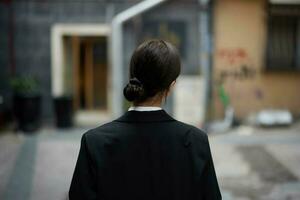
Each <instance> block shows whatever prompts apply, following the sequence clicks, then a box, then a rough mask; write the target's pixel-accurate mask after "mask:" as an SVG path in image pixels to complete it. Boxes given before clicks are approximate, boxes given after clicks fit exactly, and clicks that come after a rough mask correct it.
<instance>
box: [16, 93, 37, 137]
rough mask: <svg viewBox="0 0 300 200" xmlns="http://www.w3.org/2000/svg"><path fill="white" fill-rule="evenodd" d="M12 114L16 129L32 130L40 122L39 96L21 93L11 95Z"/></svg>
mask: <svg viewBox="0 0 300 200" xmlns="http://www.w3.org/2000/svg"><path fill="white" fill-rule="evenodd" d="M13 107H14V115H15V118H16V120H17V125H18V129H19V130H22V131H24V132H27V133H28V132H34V131H36V130H37V129H38V128H39V127H40V124H41V123H40V122H41V96H40V95H21V94H16V95H14V97H13Z"/></svg>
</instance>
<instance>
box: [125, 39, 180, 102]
mask: <svg viewBox="0 0 300 200" xmlns="http://www.w3.org/2000/svg"><path fill="white" fill-rule="evenodd" d="M180 68H181V64H180V57H179V53H178V51H177V49H176V48H175V47H174V46H173V45H172V44H170V43H169V42H166V41H163V40H148V41H146V42H144V43H142V44H141V45H139V46H138V47H137V48H136V50H135V51H134V53H133V55H132V57H131V60H130V69H129V83H128V84H127V85H126V86H125V88H124V90H123V94H124V96H125V98H126V99H127V100H128V101H133V102H142V101H144V100H146V99H147V98H149V97H153V96H155V95H156V94H157V93H159V92H163V91H166V90H168V89H169V87H170V84H171V83H172V82H173V81H174V80H176V78H177V77H178V76H179V74H180Z"/></svg>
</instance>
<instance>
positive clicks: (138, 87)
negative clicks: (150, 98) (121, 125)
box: [123, 78, 145, 101]
mask: <svg viewBox="0 0 300 200" xmlns="http://www.w3.org/2000/svg"><path fill="white" fill-rule="evenodd" d="M123 94H124V96H125V98H126V99H127V100H128V101H136V100H141V99H142V98H143V97H144V96H145V89H144V86H143V84H142V83H141V82H140V81H139V80H138V79H137V78H132V79H130V80H129V83H128V84H127V85H126V86H125V87H124V90H123Z"/></svg>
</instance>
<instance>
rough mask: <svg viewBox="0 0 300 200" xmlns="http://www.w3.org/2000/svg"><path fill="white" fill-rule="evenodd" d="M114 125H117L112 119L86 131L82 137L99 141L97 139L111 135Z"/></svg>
mask: <svg viewBox="0 0 300 200" xmlns="http://www.w3.org/2000/svg"><path fill="white" fill-rule="evenodd" d="M116 126H118V125H117V124H115V122H114V121H111V122H107V123H105V124H102V125H100V126H98V127H96V128H92V129H90V130H88V131H86V132H85V133H84V134H83V136H82V137H84V138H85V139H86V140H87V141H99V139H100V140H101V139H105V138H107V137H109V136H112V135H113V133H114V129H115V128H116Z"/></svg>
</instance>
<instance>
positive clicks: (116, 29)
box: [111, 0, 166, 117]
mask: <svg viewBox="0 0 300 200" xmlns="http://www.w3.org/2000/svg"><path fill="white" fill-rule="evenodd" d="M164 1H166V0H145V1H142V2H140V3H138V4H136V5H134V6H132V7H130V8H129V9H127V10H125V11H123V12H121V13H119V14H117V15H116V16H115V17H114V18H113V20H112V35H111V65H112V81H111V83H112V114H113V117H118V116H119V115H121V114H122V112H123V95H122V94H123V78H124V72H123V68H124V66H123V63H124V53H123V51H124V49H123V24H124V22H126V21H128V20H129V19H131V18H133V17H135V16H137V15H139V14H142V13H144V12H146V11H147V10H149V9H151V8H153V7H155V6H157V5H159V4H161V3H162V2H164Z"/></svg>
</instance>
